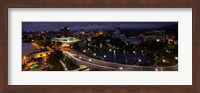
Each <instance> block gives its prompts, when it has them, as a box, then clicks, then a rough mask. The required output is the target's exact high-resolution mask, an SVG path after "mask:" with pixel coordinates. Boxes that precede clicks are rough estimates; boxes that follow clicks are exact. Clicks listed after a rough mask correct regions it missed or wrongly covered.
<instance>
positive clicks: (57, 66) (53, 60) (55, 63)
mask: <svg viewBox="0 0 200 93" xmlns="http://www.w3.org/2000/svg"><path fill="white" fill-rule="evenodd" d="M63 57H64V55H63V53H62V51H60V50H55V51H54V52H52V53H51V54H50V55H49V58H48V59H47V64H48V65H50V68H49V70H50V71H63V70H64V68H63V67H62V65H61V63H60V62H59V60H61V59H63Z"/></svg>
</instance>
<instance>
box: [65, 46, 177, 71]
mask: <svg viewBox="0 0 200 93" xmlns="http://www.w3.org/2000/svg"><path fill="white" fill-rule="evenodd" d="M63 53H64V54H65V55H66V56H68V57H70V59H71V60H72V61H73V62H74V63H76V64H79V65H85V66H87V67H89V68H94V69H98V70H102V71H178V66H177V65H175V66H168V67H147V66H137V65H126V64H118V63H112V62H107V61H104V60H98V59H94V58H91V57H87V56H85V55H83V54H81V53H79V52H77V51H75V50H73V49H63Z"/></svg>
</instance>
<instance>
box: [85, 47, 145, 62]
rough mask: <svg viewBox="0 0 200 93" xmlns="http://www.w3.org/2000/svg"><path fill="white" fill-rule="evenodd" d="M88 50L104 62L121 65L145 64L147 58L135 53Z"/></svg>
mask: <svg viewBox="0 0 200 93" xmlns="http://www.w3.org/2000/svg"><path fill="white" fill-rule="evenodd" d="M89 50H91V51H93V52H94V53H96V55H98V56H101V57H102V58H104V60H105V61H109V62H114V63H121V64H136V62H139V61H142V62H145V61H147V60H149V58H148V57H147V56H145V55H142V54H137V53H135V51H133V52H130V51H125V50H123V51H121V50H103V49H94V48H89Z"/></svg>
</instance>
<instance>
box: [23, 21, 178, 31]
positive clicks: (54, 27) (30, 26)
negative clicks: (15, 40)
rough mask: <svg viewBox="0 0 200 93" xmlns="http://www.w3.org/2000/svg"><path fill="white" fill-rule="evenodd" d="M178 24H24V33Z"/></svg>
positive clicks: (137, 27) (170, 23)
mask: <svg viewBox="0 0 200 93" xmlns="http://www.w3.org/2000/svg"><path fill="white" fill-rule="evenodd" d="M174 24H178V22H22V30H23V31H28V30H29V31H33V30H34V31H37V30H47V31H58V30H59V29H60V28H62V27H70V28H71V30H72V31H78V30H80V29H84V30H93V29H113V28H114V27H120V28H136V29H141V28H159V27H164V26H168V25H174Z"/></svg>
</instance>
